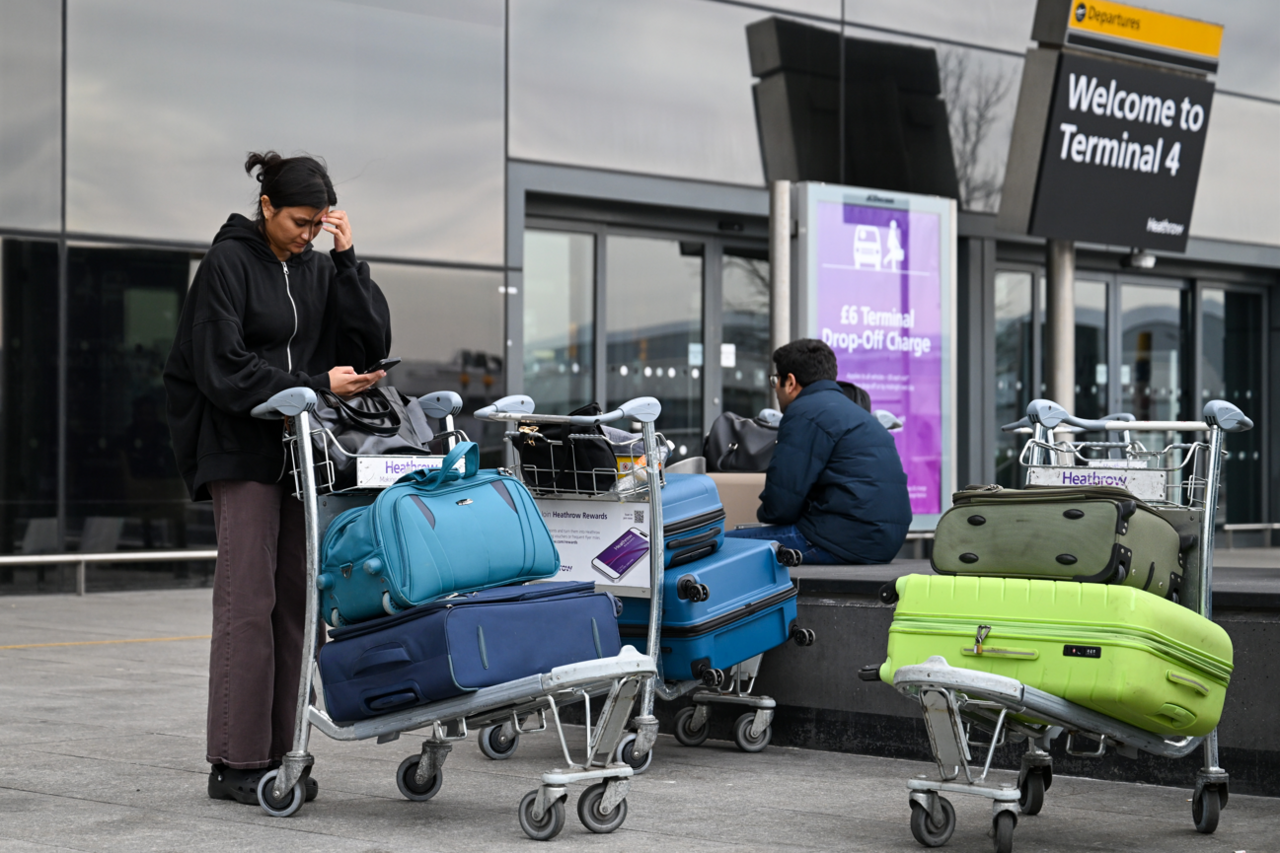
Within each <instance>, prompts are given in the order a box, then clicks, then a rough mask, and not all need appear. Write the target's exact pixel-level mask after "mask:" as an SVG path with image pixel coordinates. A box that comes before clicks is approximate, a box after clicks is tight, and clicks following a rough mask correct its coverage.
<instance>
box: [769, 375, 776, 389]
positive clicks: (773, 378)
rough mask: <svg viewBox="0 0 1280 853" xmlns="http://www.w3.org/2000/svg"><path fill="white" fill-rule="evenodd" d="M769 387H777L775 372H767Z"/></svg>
mask: <svg viewBox="0 0 1280 853" xmlns="http://www.w3.org/2000/svg"><path fill="white" fill-rule="evenodd" d="M769 387H770V388H777V387H778V374H776V373H770V374H769Z"/></svg>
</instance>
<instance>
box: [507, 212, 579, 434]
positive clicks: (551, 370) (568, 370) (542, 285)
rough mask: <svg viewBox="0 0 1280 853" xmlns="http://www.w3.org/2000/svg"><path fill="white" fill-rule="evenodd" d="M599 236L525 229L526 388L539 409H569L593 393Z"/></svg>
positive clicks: (560, 412) (555, 412)
mask: <svg viewBox="0 0 1280 853" xmlns="http://www.w3.org/2000/svg"><path fill="white" fill-rule="evenodd" d="M595 242H596V238H595V235H593V234H585V233H575V232H564V231H540V230H533V229H530V230H526V231H525V232H524V388H525V393H526V394H528V395H529V396H530V397H532V398H533V399H534V401H535V402H536V403H537V405H538V411H539V412H543V413H546V414H553V415H563V414H568V413H569V412H571V411H573V410H574V409H577V408H579V407H581V406H584V405H586V404H587V403H590V402H591V401H592V399H593V390H592V377H593V371H592V368H593V367H594V366H595V358H594V346H595V320H594V318H595V264H596V249H595Z"/></svg>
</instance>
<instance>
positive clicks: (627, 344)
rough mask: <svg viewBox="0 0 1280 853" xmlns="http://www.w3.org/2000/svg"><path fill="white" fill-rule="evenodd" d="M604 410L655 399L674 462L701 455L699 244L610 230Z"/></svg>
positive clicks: (607, 265)
mask: <svg viewBox="0 0 1280 853" xmlns="http://www.w3.org/2000/svg"><path fill="white" fill-rule="evenodd" d="M605 245H606V253H605V286H604V290H605V313H606V315H607V322H608V329H607V335H608V337H607V341H608V372H607V379H606V386H607V394H608V399H607V401H605V402H604V404H605V406H606V408H612V407H614V406H617V405H619V404H620V403H623V402H625V401H627V400H629V399H631V398H632V397H642V396H651V397H657V398H658V400H659V401H660V402H661V403H662V417H661V420H659V422H658V427H659V429H660V430H661V431H662V433H663V434H664V435H666V437H667V439H668V440H670V441H673V442H674V443H675V445H676V447H675V450H674V452H673V459H681V458H684V457H686V456H700V455H701V454H702V430H703V425H702V372H703V363H704V354H703V351H702V350H703V347H702V262H703V258H702V256H703V244H702V243H701V242H690V241H681V240H675V239H661V238H654V237H631V236H623V235H618V234H610V235H609V236H608V237H607V238H606V244H605Z"/></svg>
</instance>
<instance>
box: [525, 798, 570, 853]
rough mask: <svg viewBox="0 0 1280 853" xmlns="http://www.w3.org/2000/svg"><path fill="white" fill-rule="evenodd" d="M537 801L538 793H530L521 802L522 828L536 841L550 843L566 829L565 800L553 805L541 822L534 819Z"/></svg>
mask: <svg viewBox="0 0 1280 853" xmlns="http://www.w3.org/2000/svg"><path fill="white" fill-rule="evenodd" d="M537 801H538V792H537V791H530V792H529V793H527V794H525V795H524V798H523V799H521V800H520V828H521V829H523V830H524V834H525V835H527V836H529V837H530V838H532V839H533V840H534V841H550V840H551V839H553V838H555V837H556V836H557V835H559V834H560V830H562V829H564V800H556V801H555V802H554V803H552V804H551V808H549V809H547V811H546V813H545V814H543V816H542V820H540V821H539V820H534V819H533V804H534V803H536V802H537Z"/></svg>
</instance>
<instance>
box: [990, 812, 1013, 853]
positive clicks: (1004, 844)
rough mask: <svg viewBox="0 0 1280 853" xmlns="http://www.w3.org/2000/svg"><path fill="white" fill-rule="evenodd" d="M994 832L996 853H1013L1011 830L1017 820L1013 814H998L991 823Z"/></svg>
mask: <svg viewBox="0 0 1280 853" xmlns="http://www.w3.org/2000/svg"><path fill="white" fill-rule="evenodd" d="M992 823H993V824H994V826H993V827H992V829H994V830H995V842H996V853H1013V828H1014V827H1015V826H1017V825H1018V819H1017V818H1016V817H1014V814H1013V812H1000V814H998V815H996V817H995V820H993V821H992Z"/></svg>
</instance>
